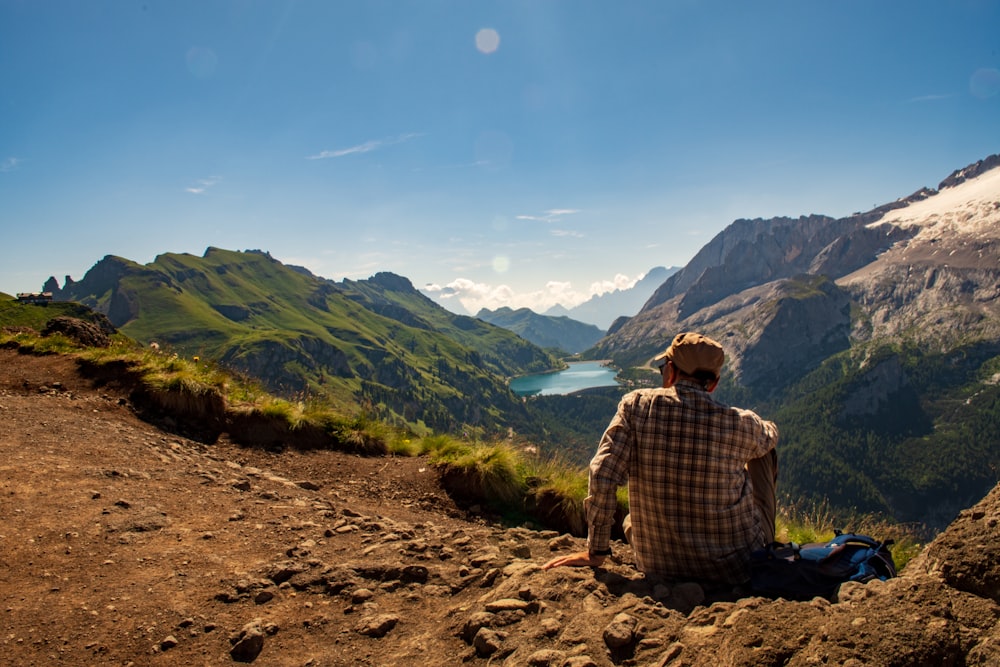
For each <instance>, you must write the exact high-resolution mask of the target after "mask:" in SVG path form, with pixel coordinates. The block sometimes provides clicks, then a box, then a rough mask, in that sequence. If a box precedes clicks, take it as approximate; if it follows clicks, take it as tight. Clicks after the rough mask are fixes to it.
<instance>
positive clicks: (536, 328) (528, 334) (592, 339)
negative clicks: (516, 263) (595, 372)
mask: <svg viewBox="0 0 1000 667" xmlns="http://www.w3.org/2000/svg"><path fill="white" fill-rule="evenodd" d="M476 317H477V318H478V319H480V320H483V321H484V322H489V323H490V324H495V325H497V326H498V327H503V328H504V329H508V330H510V331H513V332H514V333H516V334H517V335H518V336H520V337H521V338H524V339H525V340H528V341H531V342H532V343H534V344H535V345H538V346H539V347H543V348H554V349H558V350H564V351H566V352H569V353H570V354H576V353H579V352H583V351H584V350H587V349H589V348H591V347H593V346H594V344H595V343H597V341H599V340H600V339H601V338H603V337H604V331H602V330H601V329H598V328H597V327H596V326H594V325H593V324H584V323H583V322H578V321H576V320H573V319H570V318H569V317H567V316H565V315H561V316H558V317H555V316H551V315H539V314H537V313H536V312H535V311H533V310H531V309H530V308H518V309H517V310H512V309H511V308H498V309H496V310H489V309H488V308H483V309H482V310H480V311H479V312H478V313H476Z"/></svg>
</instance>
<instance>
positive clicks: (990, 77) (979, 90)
mask: <svg viewBox="0 0 1000 667" xmlns="http://www.w3.org/2000/svg"><path fill="white" fill-rule="evenodd" d="M969 91H970V92H971V93H972V94H973V95H975V96H976V97H978V98H979V99H982V100H985V99H986V98H988V97H994V96H995V95H996V94H997V93H1000V70H996V69H993V68H992V67H984V68H982V69H978V70H976V71H975V72H974V73H973V74H972V77H971V78H970V79H969Z"/></svg>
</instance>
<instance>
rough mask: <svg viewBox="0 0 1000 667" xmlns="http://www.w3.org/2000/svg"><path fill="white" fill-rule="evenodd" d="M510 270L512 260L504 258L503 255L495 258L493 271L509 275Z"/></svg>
mask: <svg viewBox="0 0 1000 667" xmlns="http://www.w3.org/2000/svg"><path fill="white" fill-rule="evenodd" d="M509 268H510V258H509V257H504V256H503V255H497V256H496V257H494V258H493V270H494V271H496V272H497V273H507V270H508V269H509Z"/></svg>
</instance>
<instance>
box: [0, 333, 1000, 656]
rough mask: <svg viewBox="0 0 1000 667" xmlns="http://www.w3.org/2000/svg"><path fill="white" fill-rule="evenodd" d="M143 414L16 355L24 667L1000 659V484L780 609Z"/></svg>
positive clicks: (1, 520) (0, 520) (14, 648)
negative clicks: (872, 561)
mask: <svg viewBox="0 0 1000 667" xmlns="http://www.w3.org/2000/svg"><path fill="white" fill-rule="evenodd" d="M130 401H131V399H130V393H129V392H128V391H126V390H125V388H124V386H122V385H119V384H116V382H115V381H113V378H107V377H105V378H101V379H100V380H99V381H98V382H96V384H95V381H94V379H92V378H87V377H84V376H83V375H82V374H81V373H80V371H79V369H78V367H77V364H76V362H75V361H74V360H72V359H70V358H68V357H62V356H45V357H35V356H29V355H22V354H18V353H17V352H16V351H13V350H0V469H2V473H0V493H2V497H3V502H2V503H0V526H2V528H0V562H2V563H3V567H2V568H0V597H2V599H3V613H4V616H5V619H4V620H5V630H4V633H3V635H2V650H3V661H4V662H5V663H6V664H11V665H43V664H54V663H59V664H67V665H126V664H141V665H158V664H160V665H175V664H229V663H233V662H254V663H255V664H259V665H295V666H298V667H301V666H303V665H313V666H320V665H423V666H426V665H455V664H470V665H487V664H493V665H496V664H507V665H553V666H554V665H568V666H574V667H583V666H584V665H600V666H606V665H612V664H621V665H712V666H713V667H714V666H717V665H807V664H830V665H833V664H838V665H849V664H853V665H922V664H935V663H940V664H951V665H974V664H978V665H987V664H997V662H998V661H1000V626H998V619H1000V604H998V603H1000V540H998V539H997V521H998V519H1000V490H998V489H994V491H993V492H991V493H990V494H989V495H988V496H987V497H986V498H985V499H984V500H983V501H982V502H980V503H979V504H978V505H976V506H975V507H973V508H971V509H969V510H966V511H964V512H963V513H962V514H961V516H960V517H959V518H958V519H957V520H956V521H955V522H954V524H953V525H952V526H951V527H950V528H949V529H948V530H947V531H945V532H944V533H942V534H941V535H940V536H938V538H937V539H936V540H935V541H934V542H933V543H932V544H931V545H930V546H929V547H928V548H927V549H926V550H925V551H924V553H922V554H921V555H920V556H918V557H917V558H916V559H914V560H913V561H911V563H910V564H909V565H908V566H907V568H906V570H905V571H904V573H903V574H902V575H901V576H900V577H899V578H897V579H894V580H890V581H888V582H873V583H870V584H867V585H861V584H851V585H845V586H843V587H842V588H841V591H840V594H839V598H838V601H837V602H834V603H831V602H830V601H827V600H823V599H815V600H813V601H811V602H788V601H781V600H779V601H771V600H766V599H763V598H759V597H745V594H746V592H745V591H740V590H738V589H736V590H733V589H727V590H719V591H712V590H705V589H703V588H702V587H701V586H698V585H697V584H693V583H690V582H669V581H654V580H651V579H647V578H645V577H643V576H642V575H640V574H639V573H637V572H636V571H635V569H634V568H633V567H632V564H631V555H630V552H629V549H628V548H627V546H625V545H622V544H620V543H619V544H616V545H615V553H616V555H615V556H614V557H613V558H612V559H610V560H609V563H608V565H607V567H603V568H599V569H594V570H590V569H583V570H575V569H566V568H562V569H556V570H549V571H543V570H542V569H541V564H542V563H543V562H545V561H546V560H548V559H549V558H550V557H551V556H552V555H553V553H562V552H566V551H568V550H578V549H580V548H582V545H583V541H582V540H580V539H578V538H574V537H571V536H569V535H562V534H559V533H557V532H554V531H536V530H530V529H528V528H510V529H504V528H502V527H499V526H496V525H493V524H490V523H488V522H486V521H485V520H483V519H482V518H478V517H476V516H472V515H469V514H468V512H467V511H465V510H463V509H462V508H460V507H459V506H457V505H456V504H455V502H454V501H453V500H452V499H451V497H449V495H448V494H447V493H445V492H444V491H443V490H442V488H441V486H440V483H439V478H438V475H437V473H436V471H435V470H434V469H433V468H432V467H431V466H430V465H429V464H428V462H427V460H426V459H423V458H397V457H373V456H370V457H361V456H355V455H351V454H345V453H343V452H336V451H329V450H310V449H304V450H299V449H296V448H294V447H289V448H287V449H286V450H285V451H284V452H282V453H278V452H276V451H269V450H267V449H262V448H246V447H242V446H239V445H237V444H235V443H234V442H233V441H232V439H231V437H230V436H229V435H228V434H227V433H225V432H220V434H219V436H218V438H217V440H215V442H214V444H207V443H206V442H201V441H199V440H198V439H190V438H187V437H182V436H178V435H176V434H174V433H171V432H169V431H165V430H161V429H159V428H157V427H156V426H154V425H153V424H151V423H149V422H145V421H142V420H140V419H139V418H138V417H137V416H136V414H135V412H134V410H133V409H132V405H131V403H130ZM165 416H166V415H165V413H161V414H160V415H159V419H160V420H162V419H163V418H164V417H165ZM173 419H174V422H175V423H174V426H176V427H177V428H178V430H181V429H183V427H184V419H183V418H179V417H174V418H173Z"/></svg>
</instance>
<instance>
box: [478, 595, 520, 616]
mask: <svg viewBox="0 0 1000 667" xmlns="http://www.w3.org/2000/svg"><path fill="white" fill-rule="evenodd" d="M528 604H529V603H528V602H525V601H524V600H516V599H514V598H505V599H501V600H493V601H492V602H487V603H486V611H488V612H492V613H497V612H501V611H524V610H525V609H527V607H528Z"/></svg>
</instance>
